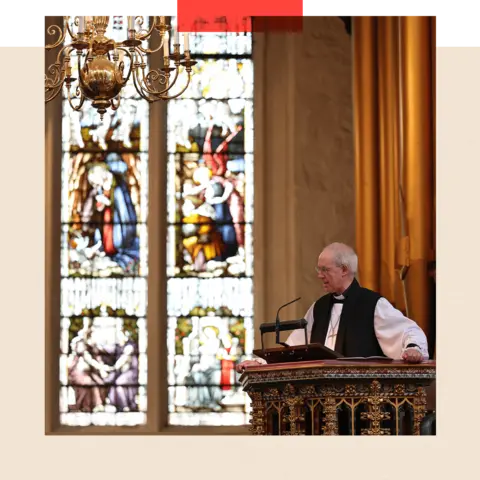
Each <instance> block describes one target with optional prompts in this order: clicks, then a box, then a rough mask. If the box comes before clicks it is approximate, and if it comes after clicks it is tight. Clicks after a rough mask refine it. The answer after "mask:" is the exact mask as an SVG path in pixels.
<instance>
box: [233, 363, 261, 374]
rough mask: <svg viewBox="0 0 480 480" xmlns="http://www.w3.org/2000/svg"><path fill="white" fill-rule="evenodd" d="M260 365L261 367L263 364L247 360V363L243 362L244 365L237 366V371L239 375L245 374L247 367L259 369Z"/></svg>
mask: <svg viewBox="0 0 480 480" xmlns="http://www.w3.org/2000/svg"><path fill="white" fill-rule="evenodd" d="M259 365H261V363H260V362H258V361H257V360H245V361H243V362H242V363H239V364H238V365H237V366H236V370H237V372H238V373H243V371H244V370H245V368H247V367H258V366H259Z"/></svg>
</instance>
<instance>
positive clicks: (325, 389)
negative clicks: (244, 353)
mask: <svg viewBox="0 0 480 480" xmlns="http://www.w3.org/2000/svg"><path fill="white" fill-rule="evenodd" d="M435 372H436V368H435V362H434V361H428V362H424V363H420V364H407V363H404V362H402V361H388V360H387V359H385V360H383V361H382V360H375V361H371V360H348V359H342V360H340V359H336V360H313V361H299V362H285V363H275V364H266V365H259V366H255V367H249V368H247V369H246V370H245V371H244V372H243V374H242V375H241V377H240V382H241V384H242V387H243V389H244V390H245V391H246V392H247V393H248V395H249V396H250V398H251V400H252V411H251V420H250V423H251V427H250V431H251V432H252V433H253V434H255V435H420V426H421V423H422V420H423V418H424V416H425V413H426V403H427V388H428V386H429V385H430V384H431V383H432V382H433V381H434V380H435Z"/></svg>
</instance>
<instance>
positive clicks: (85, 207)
mask: <svg viewBox="0 0 480 480" xmlns="http://www.w3.org/2000/svg"><path fill="white" fill-rule="evenodd" d="M78 155H79V156H80V157H81V159H82V160H85V163H84V164H83V165H81V166H80V167H79V169H78V170H75V171H74V172H72V173H73V175H75V173H77V174H79V178H78V183H79V184H80V185H83V186H84V188H82V189H76V190H74V191H73V192H72V204H73V205H72V206H73V212H72V218H73V220H74V221H75V220H80V221H81V223H80V225H81V227H80V225H79V224H78V223H74V224H73V227H72V232H71V234H72V240H73V242H75V243H74V247H75V250H76V251H77V255H78V252H79V250H80V251H81V249H82V248H83V249H84V250H85V249H90V250H87V253H86V254H85V256H86V257H87V260H90V261H92V259H93V256H96V257H97V259H96V260H97V263H100V264H101V266H103V267H105V268H104V270H105V269H108V267H109V268H110V269H111V271H112V273H130V272H135V270H136V268H137V264H138V261H139V239H138V236H137V226H136V223H137V212H136V208H135V205H134V203H133V198H132V196H133V197H134V198H135V197H137V196H138V193H137V192H138V176H137V173H138V172H137V167H136V164H135V157H134V156H133V155H131V154H123V155H122V156H121V155H119V154H116V153H109V154H107V156H106V158H105V161H102V157H100V160H98V159H96V160H93V161H89V159H90V157H89V155H87V154H78ZM126 160H127V161H129V164H130V165H129V164H127V161H126ZM80 172H81V173H80ZM132 194H133V195H132ZM82 197H83V198H82ZM79 227H80V229H79ZM79 230H80V231H79ZM72 246H73V245H72ZM72 258H76V256H73V257H72ZM102 260H103V261H102ZM84 261H85V259H84ZM87 265H88V261H87ZM97 268H98V266H97Z"/></svg>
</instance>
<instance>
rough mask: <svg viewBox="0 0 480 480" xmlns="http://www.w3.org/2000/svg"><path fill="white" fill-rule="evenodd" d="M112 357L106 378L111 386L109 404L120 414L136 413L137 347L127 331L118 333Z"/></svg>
mask: <svg viewBox="0 0 480 480" xmlns="http://www.w3.org/2000/svg"><path fill="white" fill-rule="evenodd" d="M114 356H115V358H116V361H115V363H114V364H113V365H112V366H111V367H110V368H109V371H110V372H111V374H110V376H109V377H108V378H107V383H109V384H112V387H111V388H110V390H109V393H108V400H109V403H110V405H114V406H115V408H116V410H117V411H120V412H130V411H137V410H138V404H137V395H138V346H137V344H136V343H135V342H134V340H133V339H132V334H131V332H129V331H128V330H122V331H120V332H119V334H118V340H117V343H116V345H115V353H114Z"/></svg>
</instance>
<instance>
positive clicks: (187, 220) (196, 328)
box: [167, 33, 253, 425]
mask: <svg viewBox="0 0 480 480" xmlns="http://www.w3.org/2000/svg"><path fill="white" fill-rule="evenodd" d="M191 45H192V57H193V58H195V59H196V60H197V62H198V63H197V65H196V66H195V76H194V77H193V80H192V85H191V87H190V88H189V89H188V90H187V91H186V92H185V93H184V94H183V95H182V97H180V98H179V99H176V100H172V101H170V102H169V103H168V122H167V124H168V136H167V146H168V161H167V218H168V238H167V278H168V280H167V310H168V328H167V342H168V345H167V347H168V385H169V424H171V425H243V424H246V423H248V413H249V412H248V411H249V400H248V397H247V396H246V394H245V393H244V392H243V391H242V390H241V388H240V387H239V383H238V375H237V374H236V373H235V364H236V363H237V362H239V361H241V360H242V359H244V358H246V357H247V356H249V355H251V353H252V348H253V241H252V225H253V62H252V58H251V52H252V39H251V34H250V33H246V34H233V33H225V34H220V33H204V34H199V35H195V37H194V38H192V40H191Z"/></svg>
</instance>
